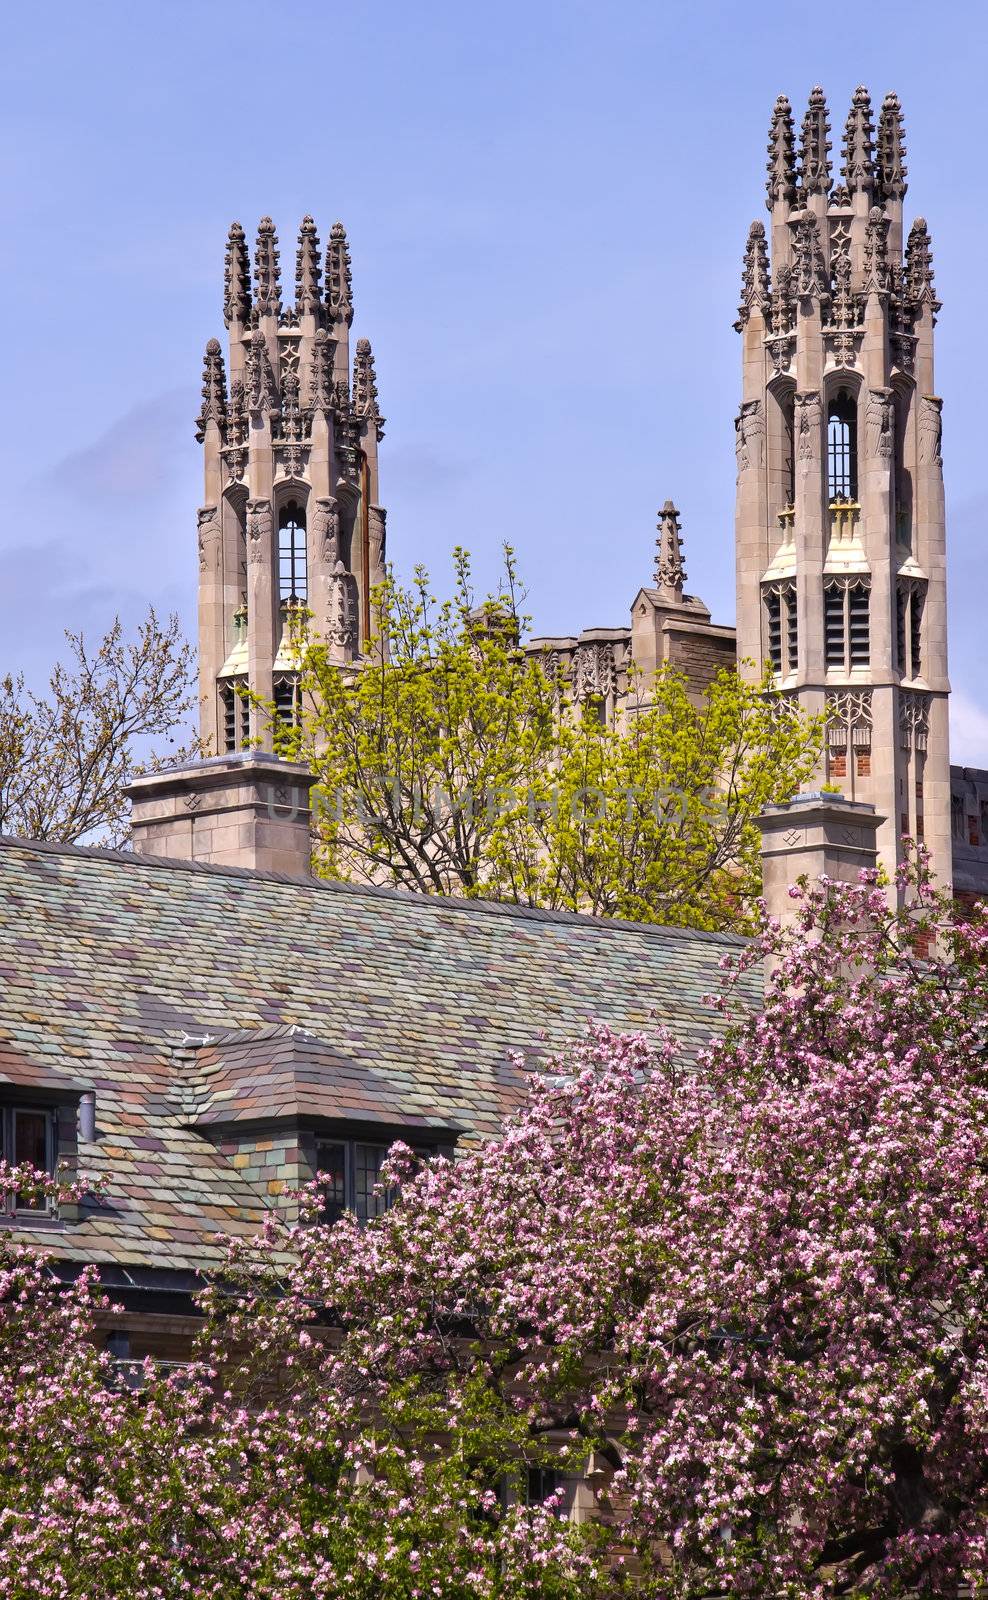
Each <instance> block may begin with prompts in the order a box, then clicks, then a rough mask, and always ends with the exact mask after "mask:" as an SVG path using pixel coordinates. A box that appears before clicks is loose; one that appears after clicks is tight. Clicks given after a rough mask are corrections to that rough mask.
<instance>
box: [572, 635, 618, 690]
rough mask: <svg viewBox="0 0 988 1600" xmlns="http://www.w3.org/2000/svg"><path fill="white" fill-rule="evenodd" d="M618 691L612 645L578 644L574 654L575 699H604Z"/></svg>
mask: <svg viewBox="0 0 988 1600" xmlns="http://www.w3.org/2000/svg"><path fill="white" fill-rule="evenodd" d="M616 691H617V665H616V663H615V660H614V646H613V645H611V644H578V645H577V647H576V650H575V651H574V652H573V699H574V700H575V701H576V702H577V704H579V703H580V702H581V701H583V700H594V699H604V700H606V699H607V697H608V695H613V694H615V693H616Z"/></svg>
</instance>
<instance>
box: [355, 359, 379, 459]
mask: <svg viewBox="0 0 988 1600" xmlns="http://www.w3.org/2000/svg"><path fill="white" fill-rule="evenodd" d="M353 413H354V416H357V417H373V419H374V421H375V422H376V423H377V425H378V430H377V431H378V437H379V438H380V436H381V423H382V422H383V421H384V418H383V417H382V416H381V412H380V409H379V407H378V404H377V374H376V373H375V371H374V353H373V351H372V350H371V343H370V340H369V339H358V340H357V353H356V355H355V356H354V358H353Z"/></svg>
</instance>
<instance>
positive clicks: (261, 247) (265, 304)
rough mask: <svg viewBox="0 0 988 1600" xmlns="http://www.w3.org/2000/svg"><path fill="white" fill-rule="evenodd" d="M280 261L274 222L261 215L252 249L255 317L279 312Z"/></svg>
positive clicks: (273, 315) (274, 314) (275, 314)
mask: <svg viewBox="0 0 988 1600" xmlns="http://www.w3.org/2000/svg"><path fill="white" fill-rule="evenodd" d="M280 261H281V256H280V253H279V251H278V235H277V234H276V233H275V231H274V223H273V222H272V221H271V218H270V217H262V218H261V220H260V222H259V223H258V227H257V244H256V246H255V249H254V315H255V317H277V316H278V315H279V314H280V312H281V266H280Z"/></svg>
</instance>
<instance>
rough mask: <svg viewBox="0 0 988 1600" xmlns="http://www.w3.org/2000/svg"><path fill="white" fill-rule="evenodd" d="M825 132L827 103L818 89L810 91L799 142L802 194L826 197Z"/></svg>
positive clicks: (827, 162)
mask: <svg viewBox="0 0 988 1600" xmlns="http://www.w3.org/2000/svg"><path fill="white" fill-rule="evenodd" d="M829 132H830V119H829V117H828V115H827V102H826V99H825V97H824V93H823V90H822V89H821V88H820V87H819V86H818V87H817V88H815V89H813V90H811V92H810V103H809V105H808V106H807V108H806V115H805V117H804V118H803V133H802V138H801V139H800V141H799V162H800V182H801V184H802V188H803V192H804V193H805V194H827V193H828V192H829V190H830V140H829V139H828V138H827V135H828V133H829Z"/></svg>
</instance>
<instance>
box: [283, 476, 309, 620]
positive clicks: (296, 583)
mask: <svg viewBox="0 0 988 1600" xmlns="http://www.w3.org/2000/svg"><path fill="white" fill-rule="evenodd" d="M286 535H287V537H286ZM308 537H309V533H308V527H307V523H306V516H305V507H304V506H303V505H301V504H300V503H299V501H298V500H294V499H292V500H286V501H285V503H284V505H283V506H282V507H281V509H280V511H279V512H278V598H279V600H280V601H281V604H282V605H284V604H286V602H287V603H288V604H292V605H305V603H306V602H307V600H308V598H309V552H308Z"/></svg>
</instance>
